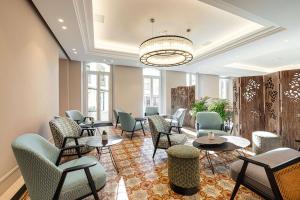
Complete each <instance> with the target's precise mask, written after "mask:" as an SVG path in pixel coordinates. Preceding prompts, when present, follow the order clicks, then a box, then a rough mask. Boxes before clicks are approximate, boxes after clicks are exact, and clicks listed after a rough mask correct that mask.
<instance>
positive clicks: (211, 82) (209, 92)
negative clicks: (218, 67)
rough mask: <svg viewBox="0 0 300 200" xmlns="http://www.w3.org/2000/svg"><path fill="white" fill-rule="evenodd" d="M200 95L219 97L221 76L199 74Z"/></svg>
mask: <svg viewBox="0 0 300 200" xmlns="http://www.w3.org/2000/svg"><path fill="white" fill-rule="evenodd" d="M197 94H198V96H197V97H196V98H197V99H199V98H200V97H205V96H208V97H214V98H218V97H219V76H215V75H207V74H198V93H197Z"/></svg>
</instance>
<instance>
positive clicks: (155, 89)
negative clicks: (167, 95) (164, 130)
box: [143, 68, 161, 109]
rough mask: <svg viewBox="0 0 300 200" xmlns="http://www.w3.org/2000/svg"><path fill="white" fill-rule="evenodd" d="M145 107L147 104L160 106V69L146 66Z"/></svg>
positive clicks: (144, 73) (144, 72) (144, 70)
mask: <svg viewBox="0 0 300 200" xmlns="http://www.w3.org/2000/svg"><path fill="white" fill-rule="evenodd" d="M143 75H144V109H145V107H147V106H157V107H160V91H161V90H160V71H159V70H157V69H151V68H144V69H143Z"/></svg>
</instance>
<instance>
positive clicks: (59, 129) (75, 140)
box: [49, 117, 94, 155]
mask: <svg viewBox="0 0 300 200" xmlns="http://www.w3.org/2000/svg"><path fill="white" fill-rule="evenodd" d="M49 126H50V130H51V133H52V136H53V140H54V144H55V146H56V147H57V148H59V149H62V148H65V147H69V146H74V145H83V146H82V147H80V152H81V153H88V152H90V151H91V150H93V149H94V148H92V147H89V146H86V145H85V144H86V142H87V140H88V139H89V138H88V136H92V134H93V132H94V128H82V127H80V126H79V125H78V124H77V123H76V122H74V121H73V120H71V119H69V118H67V117H58V118H55V119H53V120H51V121H50V122H49ZM85 130H86V131H87V132H88V135H86V134H83V132H84V131H85ZM92 130H93V131H92ZM74 154H76V152H75V149H69V150H67V151H65V152H64V155H74Z"/></svg>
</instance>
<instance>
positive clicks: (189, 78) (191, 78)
mask: <svg viewBox="0 0 300 200" xmlns="http://www.w3.org/2000/svg"><path fill="white" fill-rule="evenodd" d="M186 85H187V86H192V85H196V74H191V73H186Z"/></svg>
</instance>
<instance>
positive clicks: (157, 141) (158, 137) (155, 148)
mask: <svg viewBox="0 0 300 200" xmlns="http://www.w3.org/2000/svg"><path fill="white" fill-rule="evenodd" d="M160 134H161V133H159V134H158V136H157V140H156V143H155V147H154V152H153V156H152V158H153V159H154V156H155V153H156V150H157V147H158V143H159V139H160Z"/></svg>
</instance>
